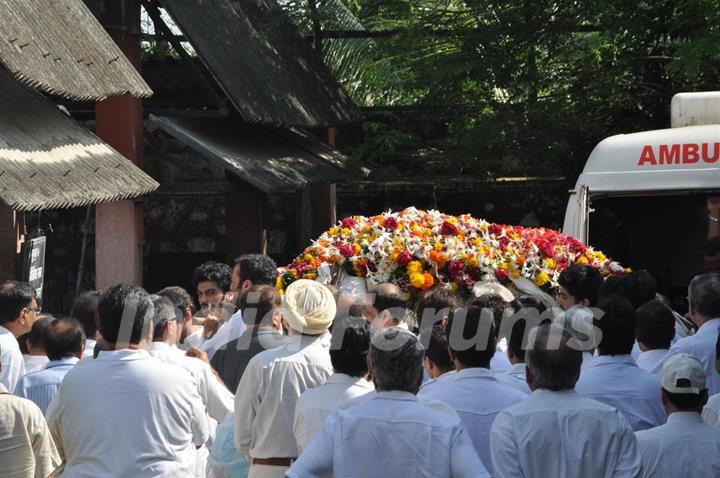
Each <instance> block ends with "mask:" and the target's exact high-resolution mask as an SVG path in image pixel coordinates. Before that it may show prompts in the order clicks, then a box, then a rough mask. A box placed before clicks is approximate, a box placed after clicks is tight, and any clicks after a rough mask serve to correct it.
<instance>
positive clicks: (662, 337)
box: [635, 300, 675, 350]
mask: <svg viewBox="0 0 720 478" xmlns="http://www.w3.org/2000/svg"><path fill="white" fill-rule="evenodd" d="M635 319H636V323H635V338H636V339H637V341H638V342H642V344H643V345H645V346H647V347H648V348H649V349H650V350H654V349H669V348H670V343H671V342H672V339H673V337H675V316H674V315H673V313H672V310H670V309H669V308H668V307H667V306H666V305H665V304H663V303H662V302H660V301H659V300H651V301H648V302H647V303H645V304H643V305H642V306H640V308H639V309H638V310H637V312H636V313H635Z"/></svg>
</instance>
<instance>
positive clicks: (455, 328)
mask: <svg viewBox="0 0 720 478" xmlns="http://www.w3.org/2000/svg"><path fill="white" fill-rule="evenodd" d="M491 311H492V309H488V308H484V307H476V306H473V307H470V308H468V309H465V308H462V309H455V310H453V311H452V312H450V315H449V316H448V321H447V325H446V326H445V336H446V337H447V340H448V346H449V348H450V350H452V353H453V354H454V355H455V358H456V359H457V360H458V362H460V363H461V364H463V365H465V366H467V367H483V368H489V367H490V359H492V357H493V355H495V347H494V344H495V334H496V332H495V319H494V317H493V316H492V313H491Z"/></svg>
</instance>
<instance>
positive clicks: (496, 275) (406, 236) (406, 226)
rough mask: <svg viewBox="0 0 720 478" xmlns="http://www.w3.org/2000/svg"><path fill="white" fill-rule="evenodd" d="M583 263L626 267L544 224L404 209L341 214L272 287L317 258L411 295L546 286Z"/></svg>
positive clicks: (306, 270)
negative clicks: (525, 283)
mask: <svg viewBox="0 0 720 478" xmlns="http://www.w3.org/2000/svg"><path fill="white" fill-rule="evenodd" d="M574 263H581V264H590V265H592V266H593V267H596V268H598V269H599V270H600V272H601V273H602V274H603V275H606V276H607V275H612V274H620V273H622V272H624V271H625V269H624V268H623V267H622V266H620V265H619V264H618V263H617V262H613V261H611V260H610V259H609V258H608V257H606V256H605V255H604V254H603V253H602V252H600V251H596V250H594V249H593V248H592V247H586V246H585V245H584V244H582V243H581V242H580V241H578V240H576V239H575V238H573V237H570V236H567V235H565V234H562V233H560V232H558V231H555V230H552V229H545V228H531V227H522V226H507V225H503V224H492V223H489V222H487V221H484V220H482V219H475V218H474V217H472V216H470V215H467V214H465V215H461V216H450V215H448V214H443V213H441V212H439V211H434V210H430V211H422V210H418V209H415V208H408V209H405V210H404V211H399V212H391V211H389V212H386V213H384V214H380V215H377V216H371V217H364V216H352V217H346V218H345V219H343V220H342V221H340V222H339V223H338V224H337V225H336V226H334V227H331V228H330V229H329V230H327V231H326V232H324V233H323V234H322V235H321V236H320V237H319V238H318V239H317V240H316V241H313V243H312V244H311V245H310V247H308V248H307V249H305V251H304V252H303V253H302V254H300V255H299V256H298V257H297V258H295V260H293V262H292V263H291V264H289V265H288V266H287V267H284V268H281V269H280V277H279V278H278V284H277V285H278V288H280V289H284V288H285V287H287V286H288V285H289V284H291V283H292V282H294V281H296V280H298V279H315V278H317V277H318V269H319V268H320V267H321V266H322V265H323V264H326V265H330V266H334V267H336V268H340V269H341V270H343V271H344V272H345V273H346V274H348V275H350V276H356V277H361V278H365V279H366V281H367V282H368V284H369V285H373V284H378V283H382V282H393V283H395V284H397V285H398V286H400V288H402V289H403V290H404V291H406V292H408V293H410V294H414V293H417V292H419V291H423V290H427V289H430V288H434V287H442V288H446V289H451V290H458V289H460V290H462V291H470V290H471V289H472V287H473V285H474V284H475V283H476V282H478V281H499V282H505V283H506V282H510V281H513V280H518V279H520V278H525V279H528V280H530V281H532V282H533V283H534V284H535V285H536V286H538V287H540V288H542V289H544V290H546V291H552V290H553V289H554V288H556V287H557V285H558V284H557V281H558V277H559V276H560V272H562V271H563V270H564V269H565V268H566V267H568V266H569V265H570V264H574Z"/></svg>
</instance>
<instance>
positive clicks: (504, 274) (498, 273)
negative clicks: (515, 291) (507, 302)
mask: <svg viewBox="0 0 720 478" xmlns="http://www.w3.org/2000/svg"><path fill="white" fill-rule="evenodd" d="M495 277H497V280H499V281H501V282H502V281H506V280H507V278H508V271H506V270H505V269H495Z"/></svg>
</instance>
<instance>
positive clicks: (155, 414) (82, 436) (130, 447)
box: [47, 349, 208, 478]
mask: <svg viewBox="0 0 720 478" xmlns="http://www.w3.org/2000/svg"><path fill="white" fill-rule="evenodd" d="M47 422H48V426H49V427H50V431H51V432H52V434H53V438H54V439H55V443H56V445H57V447H58V451H59V452H60V455H61V456H62V457H63V459H64V462H65V471H64V473H63V475H62V476H63V478H74V477H83V478H84V477H91V476H92V477H95V476H98V477H99V476H102V477H104V478H114V477H117V478H120V477H127V476H132V477H134V478H145V477H147V478H150V477H153V478H155V477H168V478H170V477H179V476H183V477H186V476H190V475H192V474H193V473H194V471H195V447H196V446H200V445H202V444H203V443H205V441H207V438H208V422H207V415H206V414H205V410H204V407H203V404H202V400H201V399H200V395H199V394H198V392H197V389H196V388H195V386H194V383H193V380H192V377H191V376H190V374H189V373H188V372H186V371H185V370H183V369H182V368H181V367H179V366H175V365H171V364H167V363H163V362H160V361H159V360H157V359H156V358H153V357H151V356H150V354H148V353H147V351H146V350H128V349H122V350H116V351H103V352H100V355H98V358H96V359H95V360H90V359H85V360H81V361H80V362H78V363H77V365H75V367H74V368H73V369H72V370H70V371H69V372H68V373H67V374H66V375H65V379H64V380H63V384H62V386H61V387H60V390H58V393H57V395H55V398H54V399H53V401H52V403H51V404H50V408H48V412H47Z"/></svg>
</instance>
